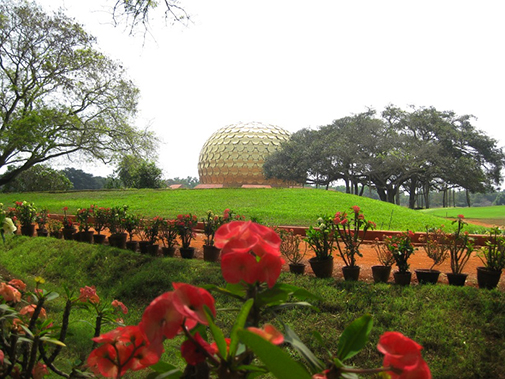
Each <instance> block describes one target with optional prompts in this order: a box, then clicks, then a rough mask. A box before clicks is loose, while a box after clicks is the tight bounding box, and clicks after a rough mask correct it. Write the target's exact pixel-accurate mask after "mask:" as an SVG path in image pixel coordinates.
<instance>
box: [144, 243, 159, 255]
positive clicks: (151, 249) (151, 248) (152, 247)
mask: <svg viewBox="0 0 505 379" xmlns="http://www.w3.org/2000/svg"><path fill="white" fill-rule="evenodd" d="M159 250H160V247H159V246H158V245H157V244H155V243H152V244H149V245H147V253H148V254H149V255H152V256H153V257H157V256H158V251H159Z"/></svg>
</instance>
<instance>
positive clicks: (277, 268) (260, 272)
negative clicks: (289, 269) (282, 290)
mask: <svg viewBox="0 0 505 379" xmlns="http://www.w3.org/2000/svg"><path fill="white" fill-rule="evenodd" d="M283 263H284V259H282V258H281V257H278V256H276V255H274V254H265V255H263V256H262V257H261V258H260V261H259V263H258V268H257V272H256V275H257V279H258V281H259V282H264V283H267V284H268V287H269V288H272V287H273V286H274V285H275V282H276V281H277V279H278V278H279V275H280V274H281V269H282V264H283Z"/></svg>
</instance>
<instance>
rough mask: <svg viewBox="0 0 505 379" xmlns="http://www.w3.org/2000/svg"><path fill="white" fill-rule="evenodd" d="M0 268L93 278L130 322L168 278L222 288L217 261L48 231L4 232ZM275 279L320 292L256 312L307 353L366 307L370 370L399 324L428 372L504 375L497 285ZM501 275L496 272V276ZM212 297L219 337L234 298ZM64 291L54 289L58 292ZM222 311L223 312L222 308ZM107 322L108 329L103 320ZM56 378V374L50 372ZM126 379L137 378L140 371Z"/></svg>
mask: <svg viewBox="0 0 505 379" xmlns="http://www.w3.org/2000/svg"><path fill="white" fill-rule="evenodd" d="M0 265H1V266H2V267H3V268H4V269H7V270H8V271H9V272H10V273H12V274H13V275H14V276H15V277H18V278H22V279H24V280H26V281H27V283H28V285H29V288H33V285H34V277H35V276H38V275H40V276H42V277H43V278H45V279H46V282H47V283H46V284H45V286H44V288H46V289H49V290H55V291H58V292H60V293H61V294H62V295H63V292H62V291H61V286H62V285H63V284H65V285H67V286H68V288H69V289H70V290H71V291H73V292H74V293H78V289H79V287H81V286H84V285H95V286H96V288H97V291H98V294H99V296H100V298H101V299H102V301H104V302H109V301H112V299H118V300H120V301H122V302H124V303H125V304H126V305H127V306H128V308H129V309H130V312H129V313H128V314H127V315H126V316H125V317H124V318H125V322H126V323H127V324H129V325H133V324H136V323H138V322H139V320H140V318H141V315H142V312H143V309H144V308H145V307H146V306H147V305H148V304H149V302H150V301H151V300H152V299H154V298H155V297H156V296H158V295H160V294H161V293H163V292H165V291H169V290H171V289H172V284H171V283H172V282H186V283H191V284H193V285H197V286H201V285H204V284H216V285H223V284H224V282H223V278H222V276H221V272H220V266H219V264H215V263H207V262H203V261H202V260H183V259H180V258H154V257H151V256H145V255H140V254H136V253H132V252H130V251H126V250H120V249H117V248H110V247H108V246H99V245H89V244H84V243H79V242H75V241H64V240H57V239H53V238H38V237H34V238H28V237H21V236H17V237H9V238H8V240H7V243H5V244H1V245H0ZM279 280H280V281H282V282H284V283H287V284H293V285H297V286H300V287H302V288H305V289H307V290H309V291H311V292H312V293H314V294H317V295H319V296H320V297H321V298H322V300H321V301H317V302H313V304H314V305H315V306H317V308H318V310H319V311H317V310H315V309H312V308H306V307H303V308H290V309H285V310H281V311H279V312H278V313H277V314H276V315H268V314H266V315H265V322H272V323H274V324H275V325H277V326H278V327H279V328H281V327H282V326H281V322H282V323H285V324H287V325H289V326H290V327H291V328H292V329H294V330H295V331H296V332H297V334H298V335H299V336H300V338H301V339H302V340H303V341H304V342H305V343H306V344H307V345H308V346H309V347H310V348H311V349H313V350H314V351H315V352H316V354H317V355H318V356H319V357H321V358H323V357H324V356H325V351H324V349H322V348H320V347H318V344H317V343H316V341H315V339H314V337H313V335H312V332H313V331H318V332H320V333H321V334H322V336H323V338H324V339H325V340H326V342H327V348H328V350H329V351H331V352H335V351H336V349H337V341H338V337H339V336H340V334H341V333H342V331H343V329H344V328H345V327H346V326H347V325H348V324H349V323H350V322H352V321H353V320H354V319H356V318H358V317H360V316H362V315H363V314H366V313H368V314H370V315H371V316H372V318H373V322H374V326H373V329H372V333H371V337H370V341H369V342H368V343H367V345H366V347H365V349H364V350H363V351H362V352H360V353H359V354H358V355H356V357H354V358H352V362H350V363H352V364H354V365H356V366H358V367H378V366H380V365H381V364H382V357H381V354H379V353H378V351H377V349H376V344H377V341H378V338H379V336H380V335H381V334H382V333H384V332H385V331H392V330H394V331H399V332H401V333H403V334H405V335H406V336H408V337H410V338H412V339H414V340H415V341H417V342H418V343H419V344H421V345H422V346H423V348H424V349H423V357H424V358H425V359H426V361H427V363H428V364H429V366H430V368H431V371H432V374H433V378H437V379H440V378H442V379H445V378H446V379H452V378H459V379H466V378H468V379H474V378H504V377H505V376H504V374H503V362H504V361H505V294H504V293H503V292H500V291H498V290H492V291H489V290H479V289H477V288H472V287H461V288H457V287H452V286H449V285H443V284H437V285H435V286H431V285H425V286H414V285H411V286H408V287H401V286H395V285H390V284H380V285H375V284H371V283H365V282H361V281H360V282H355V283H348V282H344V281H342V280H338V279H337V280H335V279H316V278H314V277H310V276H306V275H305V276H301V277H297V276H294V275H292V274H289V273H283V274H282V275H281V277H280V279H279ZM502 280H503V279H502ZM213 295H214V296H215V298H216V302H217V304H216V305H217V308H218V309H220V310H219V311H218V317H217V318H216V321H217V323H218V324H219V326H220V327H223V328H224V331H225V333H226V335H228V333H229V328H228V327H229V326H230V325H231V324H232V323H233V321H234V319H235V317H236V313H235V312H234V311H233V309H236V308H237V307H239V306H240V304H239V303H238V302H237V301H236V300H234V299H230V298H228V297H225V296H224V295H221V294H219V293H213ZM62 298H63V296H62ZM62 298H59V299H57V300H56V301H54V302H48V303H47V304H46V305H45V306H46V309H47V311H48V312H49V315H50V317H52V318H55V319H56V320H58V319H59V317H60V316H59V315H60V314H61V312H62V309H63V304H64V300H63V299H62ZM222 308H226V309H227V310H221V309H222ZM93 325H94V322H93V318H92V317H91V316H90V315H89V314H87V313H86V312H84V311H82V310H76V312H75V314H74V317H73V318H72V322H71V324H70V330H69V332H70V333H69V337H68V340H67V342H68V344H67V345H68V347H66V348H65V349H64V354H63V357H62V358H64V359H62V360H61V361H60V362H58V364H59V365H60V366H61V365H62V367H63V368H64V369H65V370H66V371H67V372H68V367H67V366H66V365H67V364H68V362H72V361H75V360H76V359H77V358H81V359H85V358H86V356H87V354H88V353H89V351H90V350H91V341H90V337H91V335H92V331H93ZM108 328H112V326H109V327H108ZM181 341H182V339H181V338H179V337H178V338H176V339H175V340H170V341H166V342H165V350H166V353H165V355H164V356H163V360H164V361H167V362H170V363H173V364H176V365H179V366H180V367H182V362H181V360H180V352H179V347H180V343H181ZM52 377H56V376H52ZM128 377H133V378H145V377H146V373H145V372H139V373H138V374H134V375H132V376H128Z"/></svg>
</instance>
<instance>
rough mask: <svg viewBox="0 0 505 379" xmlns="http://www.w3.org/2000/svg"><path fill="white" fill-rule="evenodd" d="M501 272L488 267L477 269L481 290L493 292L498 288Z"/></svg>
mask: <svg viewBox="0 0 505 379" xmlns="http://www.w3.org/2000/svg"><path fill="white" fill-rule="evenodd" d="M500 277H501V270H499V271H498V270H491V269H489V268H487V267H477V283H478V284H479V288H484V289H488V290H492V289H493V288H496V287H497V286H498V282H499V281H500Z"/></svg>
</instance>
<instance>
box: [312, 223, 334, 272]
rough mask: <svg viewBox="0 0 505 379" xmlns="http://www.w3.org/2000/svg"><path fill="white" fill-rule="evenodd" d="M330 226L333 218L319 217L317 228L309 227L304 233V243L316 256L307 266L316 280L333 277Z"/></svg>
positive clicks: (332, 247)
mask: <svg viewBox="0 0 505 379" xmlns="http://www.w3.org/2000/svg"><path fill="white" fill-rule="evenodd" d="M332 224H333V217H331V216H324V217H319V218H318V219H317V228H313V227H312V226H310V227H309V229H307V231H306V233H305V242H307V243H308V244H309V246H310V247H311V248H312V250H314V253H315V255H316V256H315V257H313V258H310V259H309V264H310V267H311V268H312V271H313V272H314V274H315V275H316V276H317V277H318V278H331V277H332V275H333V255H332V251H333V249H334V246H333V243H334V240H335V234H334V230H333V227H332Z"/></svg>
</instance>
